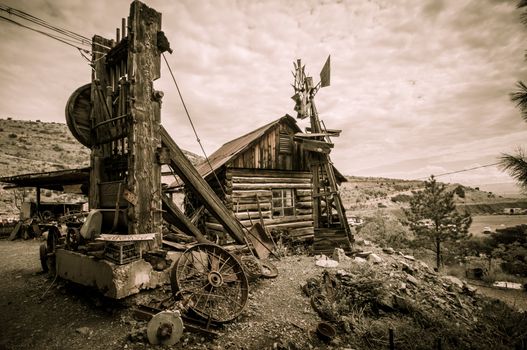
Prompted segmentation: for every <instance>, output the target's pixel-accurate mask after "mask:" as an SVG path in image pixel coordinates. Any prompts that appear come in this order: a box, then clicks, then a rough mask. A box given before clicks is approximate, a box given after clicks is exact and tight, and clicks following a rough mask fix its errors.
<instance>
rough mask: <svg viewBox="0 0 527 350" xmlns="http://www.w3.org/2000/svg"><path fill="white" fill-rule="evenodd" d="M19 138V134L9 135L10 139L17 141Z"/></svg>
mask: <svg viewBox="0 0 527 350" xmlns="http://www.w3.org/2000/svg"><path fill="white" fill-rule="evenodd" d="M17 136H18V135H17V134H9V135H8V137H9V138H10V139H16V138H17Z"/></svg>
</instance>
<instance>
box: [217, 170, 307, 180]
mask: <svg viewBox="0 0 527 350" xmlns="http://www.w3.org/2000/svg"><path fill="white" fill-rule="evenodd" d="M226 176H227V178H233V177H237V176H239V177H244V176H246V177H254V176H259V177H284V178H308V179H311V176H312V175H311V173H310V172H308V171H284V170H266V169H242V168H230V169H229V170H228V172H227V175H226Z"/></svg>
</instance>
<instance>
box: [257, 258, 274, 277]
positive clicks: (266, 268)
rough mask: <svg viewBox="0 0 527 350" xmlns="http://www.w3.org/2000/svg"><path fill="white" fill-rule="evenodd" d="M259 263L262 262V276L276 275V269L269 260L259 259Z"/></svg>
mask: <svg viewBox="0 0 527 350" xmlns="http://www.w3.org/2000/svg"><path fill="white" fill-rule="evenodd" d="M260 263H261V264H262V277H265V278H276V277H278V269H277V268H276V266H274V265H273V264H272V263H271V262H270V261H269V260H260Z"/></svg>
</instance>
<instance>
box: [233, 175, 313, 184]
mask: <svg viewBox="0 0 527 350" xmlns="http://www.w3.org/2000/svg"><path fill="white" fill-rule="evenodd" d="M250 183H299V184H309V185H310V184H311V179H310V178H307V177H304V178H296V177H271V176H268V177H264V176H258V177H255V176H251V177H247V176H246V177H241V176H233V177H232V184H233V186H236V184H250Z"/></svg>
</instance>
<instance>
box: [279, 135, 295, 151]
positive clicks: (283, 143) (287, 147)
mask: <svg viewBox="0 0 527 350" xmlns="http://www.w3.org/2000/svg"><path fill="white" fill-rule="evenodd" d="M279 150H280V153H285V154H291V153H293V142H291V136H289V134H286V133H280V143H279Z"/></svg>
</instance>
